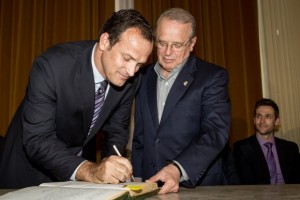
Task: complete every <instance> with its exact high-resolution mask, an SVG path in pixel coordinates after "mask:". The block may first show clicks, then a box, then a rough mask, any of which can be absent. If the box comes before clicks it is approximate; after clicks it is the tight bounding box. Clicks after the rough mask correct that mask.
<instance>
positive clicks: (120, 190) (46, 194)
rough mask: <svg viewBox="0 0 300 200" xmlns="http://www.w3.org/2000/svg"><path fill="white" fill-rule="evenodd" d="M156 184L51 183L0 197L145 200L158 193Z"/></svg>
mask: <svg viewBox="0 0 300 200" xmlns="http://www.w3.org/2000/svg"><path fill="white" fill-rule="evenodd" d="M158 190H159V189H158V186H157V184H156V183H148V182H147V183H146V182H126V183H119V184H96V183H89V182H82V181H67V182H51V183H43V184H41V185H40V186H32V187H27V188H23V189H20V190H17V191H14V192H10V193H7V194H5V195H3V196H0V200H9V199H13V200H18V199H22V200H40V199H43V200H50V199H51V200H56V199H58V200H77V199H78V200H79V199H80V200H87V199H89V200H94V199H95V200H96V199H101V200H102V199H103V200H106V199H122V200H123V199H124V200H127V199H145V198H147V197H150V196H152V195H155V194H156V193H157V192H158Z"/></svg>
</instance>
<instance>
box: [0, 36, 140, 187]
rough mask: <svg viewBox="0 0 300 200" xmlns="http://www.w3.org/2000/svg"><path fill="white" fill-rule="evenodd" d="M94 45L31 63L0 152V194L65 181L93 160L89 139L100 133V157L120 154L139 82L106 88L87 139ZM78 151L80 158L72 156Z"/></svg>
mask: <svg viewBox="0 0 300 200" xmlns="http://www.w3.org/2000/svg"><path fill="white" fill-rule="evenodd" d="M94 45H95V41H84V42H76V43H67V44H61V45H57V46H54V47H51V48H49V49H48V50H47V51H46V52H45V53H44V54H42V55H40V56H39V57H38V58H37V59H36V60H35V62H34V63H33V67H32V71H31V73H30V78H29V82H28V86H27V91H26V96H25V98H24V100H23V102H22V103H21V105H20V107H19V108H18V111H17V112H16V114H15V116H14V118H13V120H12V122H11V125H10V127H9V129H8V132H7V134H6V138H5V143H4V146H3V148H2V150H1V152H0V154H1V158H0V159H1V160H0V161H1V162H0V188H20V187H25V186H30V185H38V184H40V183H42V182H46V181H56V180H59V181H63V180H68V179H69V177H70V176H71V175H72V173H73V172H74V170H75V169H76V168H77V166H78V165H79V164H80V163H81V162H82V161H84V160H85V159H91V160H94V159H95V158H94V155H95V149H90V148H94V146H93V145H90V144H91V143H93V139H94V138H95V137H94V136H95V134H96V133H97V132H98V131H99V130H102V131H103V132H104V140H105V141H104V149H103V152H102V156H104V157H105V156H108V155H111V154H114V152H113V149H112V145H113V144H116V145H117V146H118V148H119V149H120V150H121V151H122V152H124V149H125V147H126V145H127V142H128V125H129V118H130V112H131V106H132V101H133V98H134V95H135V92H136V90H137V88H138V85H139V80H140V76H136V77H134V78H132V79H130V80H129V81H128V82H127V83H126V84H125V85H124V86H123V87H121V88H118V87H114V86H112V85H111V87H110V89H109V92H108V94H107V96H106V99H105V102H104V105H103V108H102V111H101V113H100V117H98V119H97V121H96V124H95V126H94V128H93V130H92V131H91V133H90V134H89V135H88V131H89V127H90V124H91V121H92V117H93V112H94V95H95V84H94V77H93V71H92V65H91V54H92V49H93V47H94ZM82 148H83V155H84V157H85V158H83V157H79V156H77V154H78V152H79V151H80V150H81V149H82Z"/></svg>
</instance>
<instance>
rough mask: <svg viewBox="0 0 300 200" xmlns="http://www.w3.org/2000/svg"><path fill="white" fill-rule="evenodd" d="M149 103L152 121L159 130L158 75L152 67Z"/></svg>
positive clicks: (149, 83) (149, 80) (148, 87)
mask: <svg viewBox="0 0 300 200" xmlns="http://www.w3.org/2000/svg"><path fill="white" fill-rule="evenodd" d="M147 90H148V102H149V107H150V112H151V116H152V121H153V125H154V127H155V129H157V128H158V111H157V95H156V93H157V74H156V72H155V71H154V68H153V67H151V69H150V73H149V76H148V84H147Z"/></svg>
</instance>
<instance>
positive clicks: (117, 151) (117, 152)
mask: <svg viewBox="0 0 300 200" xmlns="http://www.w3.org/2000/svg"><path fill="white" fill-rule="evenodd" d="M113 148H114V150H115V152H116V154H117V155H118V156H122V155H121V154H120V152H119V150H118V148H117V147H116V145H113ZM131 179H132V181H133V182H134V181H135V180H134V177H133V175H131Z"/></svg>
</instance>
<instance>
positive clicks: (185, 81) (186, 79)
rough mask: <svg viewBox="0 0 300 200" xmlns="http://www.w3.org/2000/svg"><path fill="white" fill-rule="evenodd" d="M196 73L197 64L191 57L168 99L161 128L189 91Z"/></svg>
mask: <svg viewBox="0 0 300 200" xmlns="http://www.w3.org/2000/svg"><path fill="white" fill-rule="evenodd" d="M195 71H196V63H195V59H193V57H190V58H189V60H188V61H187V62H186V64H185V65H184V66H183V68H182V70H181V71H180V73H179V74H178V76H177V78H176V80H175V82H174V84H173V86H172V88H171V90H170V92H169V94H168V97H167V99H166V104H165V107H164V111H163V113H162V117H161V120H160V124H159V128H160V127H162V126H163V125H164V123H165V122H166V120H167V119H168V117H169V116H170V114H171V112H172V110H173V109H174V107H175V106H176V104H177V103H178V101H180V99H181V98H182V96H183V95H184V94H185V92H186V91H187V90H188V88H189V87H190V85H191V84H192V82H193V80H194V76H193V73H194V72H195Z"/></svg>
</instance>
